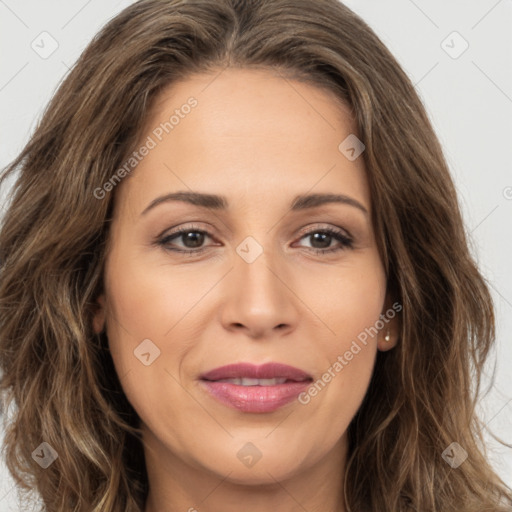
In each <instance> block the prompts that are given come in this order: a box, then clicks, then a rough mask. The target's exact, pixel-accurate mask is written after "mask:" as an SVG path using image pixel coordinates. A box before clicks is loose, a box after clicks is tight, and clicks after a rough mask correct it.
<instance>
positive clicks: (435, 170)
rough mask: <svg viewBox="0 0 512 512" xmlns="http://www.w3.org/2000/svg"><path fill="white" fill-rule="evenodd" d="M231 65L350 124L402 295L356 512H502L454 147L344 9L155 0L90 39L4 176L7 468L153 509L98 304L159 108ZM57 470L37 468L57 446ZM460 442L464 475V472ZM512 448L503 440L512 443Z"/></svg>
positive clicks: (376, 397) (483, 333)
mask: <svg viewBox="0 0 512 512" xmlns="http://www.w3.org/2000/svg"><path fill="white" fill-rule="evenodd" d="M227 67H239V68H261V69H269V70H273V71H277V72H278V73H280V74H281V76H282V77H283V79H285V80H288V79H290V80H300V81H304V82H307V83H310V84H313V85H316V86H318V87H321V88H325V89H326V90H330V91H334V92H335V94H336V95H337V97H338V98H339V99H340V100H341V101H342V102H343V103H344V104H346V105H348V106H349V108H350V109H351V111H353V113H354V116H355V120H356V122H357V127H358V134H359V136H360V138H361V139H362V140H363V142H364V144H365V145H366V150H365V152H364V153H363V155H362V158H364V162H365V166H366V169H367V176H368V181H369V185H370V192H371V199H372V212H373V217H372V222H373V226H374V229H375V233H376V236H377V242H378V247H379V252H380V255H381V258H382V261H383V264H384V266H385V269H386V272H387V276H388V286H389V289H390V290H391V291H392V292H393V295H394V298H395V299H396V300H398V301H399V302H400V304H402V305H403V310H402V312H401V318H400V324H401V328H400V336H399V342H398V345H397V346H396V347H395V348H394V349H393V350H390V351H388V352H379V353H378V355H377V361H376V366H375V370H374V374H373V376H372V380H371V382H370V386H369V389H368V392H367V394H366V396H365V399H364V401H363V403H362V405H361V407H360V409H359V410H358V412H357V414H356V416H355V417H354V419H353V421H352V422H351V424H350V426H349V432H348V435H349V452H348V460H347V467H346V474H345V478H344V481H343V482H340V483H339V484H340V486H343V489H344V494H345V500H346V505H347V511H348V512H406V511H407V512H410V511H416V512H427V511H428V512H450V511H457V512H460V511H464V512H482V511H483V510H486V511H493V512H505V511H510V510H511V508H510V507H511V505H512V494H511V489H510V488H509V487H508V486H507V485H506V484H505V483H504V482H503V481H502V480H501V479H500V478H499V477H498V476H497V474H496V473H495V472H494V471H493V469H492V467H491V466H490V464H489V462H488V460H487V455H486V449H485V445H484V439H483V437H482V433H481V432H482V429H483V427H484V425H483V423H482V422H481V421H480V419H479V418H478V416H477V413H476V405H477V400H478V398H479V396H480V379H481V374H482V371H483V365H484V363H485V361H486V359H487V358H488V356H489V354H490V351H491V349H492V348H493V343H494V340H495V319H494V309H493V304H492V300H491V296H490V294H489V290H488V287H487V285H486V282H485V280H484V279H483V277H482V275H481V274H480V273H479V271H478V268H477V266H476V264H475V262H474V260H473V258H472V256H471V254H470V250H469V241H468V239H467V235H466V233H465V228H464V225H463V220H462V215H461V213H460V209H459V205H458V200H457V197H456V193H455V188H454V185H453V182H452V179H451V177H450V174H449V169H448V166H447V163H446V161H445V158H444V155H443V152H442V148H441V146H440V143H439V141H438V139H437V137H436V135H435V133H434V130H433V128H432V125H431V123H430V121H429V118H428V116H427V114H426V111H425V108H424V106H423V104H422V102H421V100H420V99H419V97H418V95H417V93H416V91H415V89H414V86H413V84H412V83H411V81H410V79H409V78H408V76H407V75H406V74H405V72H404V71H403V70H402V69H401V67H400V65H399V64H398V62H397V61H396V59H395V58H394V57H393V56H392V55H391V53H390V52H389V50H388V49H387V48H386V47H385V46H384V44H383V43H382V42H381V41H380V39H379V38H378V37H377V36H376V34H375V33H374V32H373V30H372V29H371V28H370V27H369V26H368V25H367V24H366V23H365V22H364V21H363V20H362V19H361V18H360V17H358V16H357V15H356V14H354V13H353V12H352V11H351V10H350V9H348V8H347V7H346V6H344V5H343V4H342V3H340V2H338V1H336V0H293V1H292V0H260V1H256V0H215V1H212V0H160V1H158V0H141V1H138V2H136V3H134V4H133V5H131V6H129V7H128V8H126V9H125V10H123V11H122V12H121V13H120V14H119V15H117V16H116V17H115V18H113V19H112V20H111V21H110V22H109V23H108V24H106V25H105V27H104V28H103V29H102V30H101V31H100V32H99V34H98V35H97V36H96V37H95V38H94V39H93V41H92V42H91V43H90V44H89V46H88V47H87V48H86V50H85V51H84V52H83V53H82V55H81V56H80V58H79V59H78V61H77V63H76V64H75V66H74V67H73V68H72V70H71V71H70V72H69V74H68V76H67V77H66V78H65V80H64V81H63V83H62V84H61V86H60V87H59V89H58V90H57V92H56V93H55V95H54V97H53V99H52V101H51V102H50V103H49V105H48V107H47V109H46V110H45V112H44V115H43V116H42V118H41V120H40V121H39V123H38V126H37V127H36V129H35V131H34V133H33V135H32V136H31V139H30V140H29V142H28V143H27V145H26V146H25V148H24V149H23V150H22V152H21V153H20V155H19V156H18V157H17V158H16V159H15V160H14V161H13V162H12V163H11V164H10V165H9V166H8V167H6V168H5V169H4V170H3V172H2V176H1V183H3V182H4V181H5V179H6V178H7V177H8V176H10V175H14V174H15V173H16V174H17V175H16V181H15V183H14V186H13V187H12V188H11V193H10V196H9V203H8V208H7V211H6V214H5V216H4V218H3V220H2V225H1V231H0V264H1V266H0V272H1V274H0V278H1V279H0V366H1V370H2V372H3V374H2V378H1V381H0V391H1V393H2V397H3V399H4V402H5V403H4V412H5V413H7V411H8V410H10V408H11V406H13V411H12V414H11V415H10V419H9V420H8V421H7V414H6V426H5V429H6V433H5V440H4V447H3V449H4V457H5V460H6V462H7V466H8V469H9V471H10V473H11V474H12V475H13V477H14V479H15V482H16V483H17V484H18V486H19V487H20V488H21V489H30V488H34V489H36V490H37V493H38V494H39V496H40V498H41V499H42V501H43V503H44V505H45V510H47V511H49V512H54V511H66V512H68V511H76V512H79V511H80V512H82V511H83V512H91V511H94V512H100V511H105V510H108V511H109V512H140V511H141V510H143V509H144V503H145V499H146V496H147V491H148V480H147V473H146V468H145V464H144V456H143V447H142V443H141V431H140V429H139V422H138V421H139V419H138V417H137V414H136V413H135V411H134V409H133V408H132V407H131V405H130V403H129V402H128V401H127V399H126V397H125V395H124V393H123V391H122V388H121V385H120V382H119V379H118V376H117V375H116V372H115V369H114V366H113V362H112V358H111V356H110V353H109V350H108V344H107V342H108V340H107V339H106V335H105V334H104V333H102V334H101V335H96V334H94V332H93V328H92V318H93V314H94V307H95V306H94V305H95V301H96V298H97V297H98V295H99V294H100V293H101V291H102V286H103V270H104V262H105V256H106V251H107V249H108V242H109V226H110V221H111V219H112V212H113V209H112V208H113V200H114V197H115V190H114V191H112V192H111V193H109V194H108V196H107V197H105V198H104V199H102V200H98V199H97V198H96V196H95V195H94V191H95V189H97V188H98V187H100V186H101V185H102V184H104V183H105V182H107V181H108V180H109V178H110V177H111V176H112V175H113V174H114V172H115V171H116V169H119V166H120V165H122V163H123V162H124V161H125V159H126V156H127V155H129V154H130V153H131V152H132V151H133V150H134V148H135V147H136V142H137V141H138V140H139V138H140V137H141V135H142V133H143V132H142V130H143V127H144V125H145V122H146V121H147V118H148V112H149V110H150V109H151V107H152V105H153V104H154V99H155V98H156V96H157V95H158V93H159V92H160V91H162V90H163V89H164V88H166V87H168V86H169V85H171V84H172V83H174V82H176V81H179V80H182V79H185V78H187V77H188V76H191V75H192V74H193V73H203V72H215V71H217V72H218V71H220V70H222V69H225V68H227ZM43 441H44V442H47V443H48V444H49V445H50V446H51V447H53V448H54V449H55V450H56V451H57V453H58V458H57V459H56V460H55V461H54V462H53V464H51V465H50V466H49V467H47V468H46V469H43V468H42V467H40V465H39V464H37V462H36V461H35V459H34V458H33V457H32V453H33V452H34V450H35V449H36V448H37V447H38V446H40V444H41V442H43ZM453 441H457V442H458V443H459V444H460V445H461V446H462V447H463V448H464V449H465V450H466V452H467V454H468V458H467V459H466V460H465V461H464V463H463V464H462V465H460V466H459V467H458V468H456V469H455V468H452V467H451V466H450V465H449V464H447V463H446V462H445V461H444V460H443V457H442V454H443V451H444V450H445V449H446V448H447V447H448V446H449V445H450V444H451V443H452V442H453ZM504 444H505V443H504Z"/></svg>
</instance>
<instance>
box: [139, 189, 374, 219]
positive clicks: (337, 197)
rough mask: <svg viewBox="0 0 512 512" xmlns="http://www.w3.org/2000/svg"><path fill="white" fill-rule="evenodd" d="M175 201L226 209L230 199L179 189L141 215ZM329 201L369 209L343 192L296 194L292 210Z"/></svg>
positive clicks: (364, 209) (155, 200) (147, 208)
mask: <svg viewBox="0 0 512 512" xmlns="http://www.w3.org/2000/svg"><path fill="white" fill-rule="evenodd" d="M173 201H180V202H185V203H189V204H192V205H194V206H200V207H203V208H210V209H213V210H226V209H227V208H228V205H229V203H228V200H227V198H226V197H225V196H218V195H214V194H204V193H202V192H188V191H179V192H173V193H171V194H166V195H164V196H160V197H157V198H156V199H154V200H153V201H151V203H149V205H148V206H147V207H146V208H145V209H144V211H143V212H142V213H141V215H145V214H146V213H147V212H148V211H149V210H151V209H153V208H155V207H156V206H158V205H160V204H162V203H167V202H173ZM328 203H339V204H346V205H349V206H353V207H355V208H358V209H359V210H361V211H362V212H364V213H365V214H366V215H368V210H367V209H366V208H365V207H364V206H363V205H362V204H361V203H360V202H359V201H357V200H356V199H354V198H353V197H350V196H346V195H343V194H304V195H298V196H296V197H295V198H294V199H293V201H292V203H291V210H292V211H301V210H307V209H309V208H315V207H317V206H322V205H324V204H328Z"/></svg>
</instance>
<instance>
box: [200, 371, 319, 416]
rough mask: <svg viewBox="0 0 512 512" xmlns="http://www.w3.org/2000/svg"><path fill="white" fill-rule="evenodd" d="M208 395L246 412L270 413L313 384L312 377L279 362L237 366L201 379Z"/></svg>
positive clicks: (213, 372) (206, 375) (210, 372)
mask: <svg viewBox="0 0 512 512" xmlns="http://www.w3.org/2000/svg"><path fill="white" fill-rule="evenodd" d="M200 381H201V383H202V385H203V388H204V389H205V390H206V391H207V393H208V394H209V396H210V397H211V398H213V399H215V400H217V401H218V402H220V403H222V404H223V405H226V406H228V407H230V408H234V409H237V410H239V411H242V412H247V413H268V412H273V411H275V410H277V409H279V408H281V407H283V406H284V405H286V404H288V403H290V402H291V401H293V400H294V399H295V398H296V397H297V396H298V395H299V394H300V393H301V392H302V391H304V390H305V389H306V388H307V387H308V386H309V385H310V383H311V382H312V381H313V378H312V377H311V375H309V374H307V373H306V372H304V371H302V370H300V369H298V368H294V367H293V366H289V365H284V364H281V363H267V364H264V365H261V366H256V365H253V364H249V363H237V364H232V365H228V366H222V367H220V368H216V369H214V370H211V371H209V372H207V373H205V374H202V375H201V376H200Z"/></svg>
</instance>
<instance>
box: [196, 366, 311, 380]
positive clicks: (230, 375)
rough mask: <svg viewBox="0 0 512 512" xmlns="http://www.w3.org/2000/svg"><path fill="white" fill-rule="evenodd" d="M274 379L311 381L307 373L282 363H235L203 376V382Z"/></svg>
mask: <svg viewBox="0 0 512 512" xmlns="http://www.w3.org/2000/svg"><path fill="white" fill-rule="evenodd" d="M244 377H245V378H252V379H273V378H286V379H289V380H295V381H302V380H308V379H311V376H310V375H308V374H307V373H306V372H304V371H302V370H299V369H298V368H294V367H293V366H289V365H287V364H282V363H265V364H262V365H259V366H258V365H254V364H251V363H235V364H228V365H227V366H220V367H219V368H215V369H213V370H210V371H209V372H206V373H203V374H201V376H200V378H201V379H203V380H220V379H238V378H244Z"/></svg>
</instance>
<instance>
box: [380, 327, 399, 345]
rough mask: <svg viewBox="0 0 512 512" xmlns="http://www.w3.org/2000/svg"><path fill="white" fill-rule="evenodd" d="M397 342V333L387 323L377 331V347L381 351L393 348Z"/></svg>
mask: <svg viewBox="0 0 512 512" xmlns="http://www.w3.org/2000/svg"><path fill="white" fill-rule="evenodd" d="M390 323H391V322H390ZM397 342H398V335H397V333H396V330H395V329H393V326H390V325H387V326H386V327H385V328H384V329H382V331H381V332H380V333H379V337H378V340H377V348H378V349H379V350H380V351H381V352H386V351H388V350H391V349H392V348H394V347H395V346H396V344H397Z"/></svg>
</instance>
